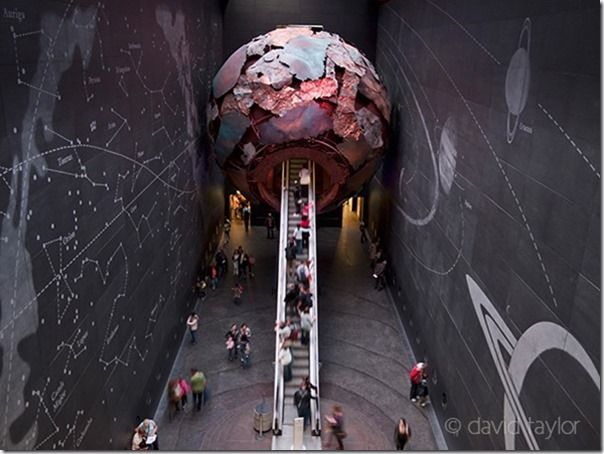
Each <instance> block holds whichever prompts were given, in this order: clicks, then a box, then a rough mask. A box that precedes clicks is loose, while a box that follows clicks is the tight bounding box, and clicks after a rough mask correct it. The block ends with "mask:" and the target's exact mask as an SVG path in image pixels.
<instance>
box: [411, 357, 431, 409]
mask: <svg viewBox="0 0 604 454" xmlns="http://www.w3.org/2000/svg"><path fill="white" fill-rule="evenodd" d="M427 367H428V365H427V363H424V362H421V361H420V362H418V363H417V364H415V366H413V368H412V369H411V372H409V380H410V382H411V389H410V390H409V399H411V402H416V401H417V398H418V397H419V392H420V386H421V385H422V380H423V379H424V375H426V376H427Z"/></svg>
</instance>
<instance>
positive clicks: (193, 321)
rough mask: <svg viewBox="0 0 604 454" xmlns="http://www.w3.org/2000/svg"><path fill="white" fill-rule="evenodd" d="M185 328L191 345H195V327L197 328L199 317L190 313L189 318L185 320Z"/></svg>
mask: <svg viewBox="0 0 604 454" xmlns="http://www.w3.org/2000/svg"><path fill="white" fill-rule="evenodd" d="M187 326H188V327H189V332H190V333H191V343H192V344H195V343H197V327H198V326H199V316H198V315H197V314H196V313H195V312H191V315H189V318H187Z"/></svg>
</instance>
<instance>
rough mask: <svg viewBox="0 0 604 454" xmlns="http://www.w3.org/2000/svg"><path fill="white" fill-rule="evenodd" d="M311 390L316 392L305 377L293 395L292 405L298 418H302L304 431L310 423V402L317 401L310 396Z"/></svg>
mask: <svg viewBox="0 0 604 454" xmlns="http://www.w3.org/2000/svg"><path fill="white" fill-rule="evenodd" d="M312 390H314V391H315V392H316V391H317V387H316V386H315V385H313V384H312V383H311V382H310V379H309V378H308V377H305V378H303V379H302V381H301V382H300V387H299V388H298V389H297V390H296V392H295V394H294V405H295V406H296V409H297V410H298V417H300V418H304V429H306V426H308V424H309V423H310V400H311V399H314V400H317V397H316V396H313V395H312Z"/></svg>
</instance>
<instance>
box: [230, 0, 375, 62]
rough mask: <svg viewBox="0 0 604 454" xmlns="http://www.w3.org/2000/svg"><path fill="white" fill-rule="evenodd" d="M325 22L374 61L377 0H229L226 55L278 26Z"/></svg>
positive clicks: (324, 24)
mask: <svg viewBox="0 0 604 454" xmlns="http://www.w3.org/2000/svg"><path fill="white" fill-rule="evenodd" d="M289 24H310V25H323V29H324V30H325V31H328V32H331V33H336V34H338V35H340V36H341V37H342V38H344V39H345V40H346V41H348V42H349V43H351V44H353V45H354V46H356V47H357V48H358V49H360V50H361V51H363V53H364V54H365V55H366V56H367V58H369V59H370V60H371V61H372V62H373V61H375V39H376V25H377V6H376V2H375V1H374V0H354V1H347V0H330V1H322V0H229V2H228V4H227V7H226V9H225V13H224V55H225V58H226V57H227V56H229V55H230V54H232V53H233V52H234V51H236V50H237V49H238V48H239V47H241V46H242V45H243V44H245V43H247V42H248V41H251V39H252V38H254V37H256V36H258V35H262V34H264V33H267V32H269V31H271V30H273V29H275V28H276V27H277V25H289Z"/></svg>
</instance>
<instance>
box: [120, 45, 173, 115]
mask: <svg viewBox="0 0 604 454" xmlns="http://www.w3.org/2000/svg"><path fill="white" fill-rule="evenodd" d="M120 52H121V53H123V54H125V55H128V57H130V62H131V63H132V66H133V67H135V68H136V69H135V70H134V74H136V77H137V78H138V80H139V81H140V83H141V85H142V86H143V88H144V89H145V90H146V91H147V92H148V93H149V94H154V93H159V94H160V95H161V97H162V101H163V103H164V105H165V106H166V107H167V108H168V110H169V111H170V112H171V113H172V115H176V111H177V110H178V105H177V106H176V107H175V108H172V106H171V105H170V104H169V103H168V100H167V99H166V95H165V94H164V90H165V88H166V84H167V83H168V80H169V79H170V76H171V75H172V73H171V72H169V73H168V75H167V76H166V78H165V79H164V83H163V84H162V87H161V88H151V87H149V86H148V85H147V84H146V83H145V81H144V80H143V77H142V76H141V74H140V72H139V68H140V63H141V60H142V58H143V51H142V49H141V51H140V56H139V61H138V64H136V63H135V61H134V58H133V57H132V52H131V51H130V50H127V49H120Z"/></svg>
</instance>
